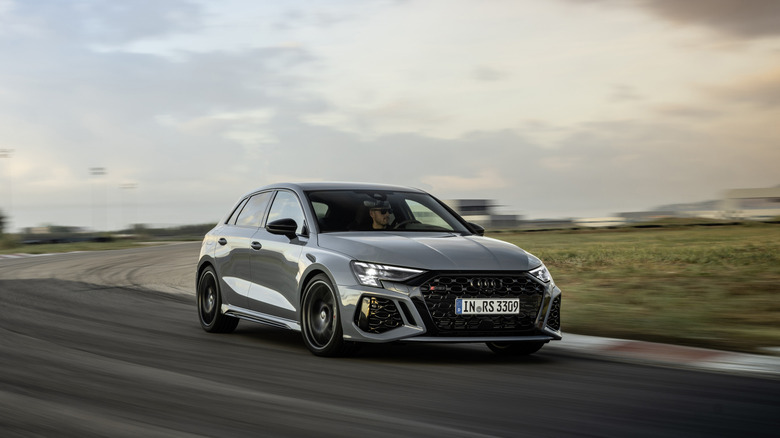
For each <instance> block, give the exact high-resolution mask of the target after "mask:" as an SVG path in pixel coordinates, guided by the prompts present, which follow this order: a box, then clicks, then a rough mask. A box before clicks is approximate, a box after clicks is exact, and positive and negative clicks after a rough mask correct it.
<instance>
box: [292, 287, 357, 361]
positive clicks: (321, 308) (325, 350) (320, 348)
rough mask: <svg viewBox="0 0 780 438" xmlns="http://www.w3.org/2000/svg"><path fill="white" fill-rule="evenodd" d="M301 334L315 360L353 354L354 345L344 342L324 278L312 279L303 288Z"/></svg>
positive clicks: (333, 297) (330, 289) (332, 296)
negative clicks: (322, 357)
mask: <svg viewBox="0 0 780 438" xmlns="http://www.w3.org/2000/svg"><path fill="white" fill-rule="evenodd" d="M301 332H302V334H303V342H304V343H305V344H306V347H307V348H308V349H309V350H310V351H311V352H312V353H314V354H315V355H317V356H329V357H334V356H346V355H348V354H350V353H352V352H353V351H354V350H355V347H356V344H355V343H354V342H347V341H344V332H343V330H342V329H341V315H340V314H339V305H338V299H337V297H336V291H335V289H334V288H333V285H332V284H331V282H330V280H329V279H328V277H327V276H326V275H324V274H319V275H317V276H315V277H314V278H312V280H311V281H310V282H309V284H307V285H306V290H305V292H304V294H303V303H302V305H301Z"/></svg>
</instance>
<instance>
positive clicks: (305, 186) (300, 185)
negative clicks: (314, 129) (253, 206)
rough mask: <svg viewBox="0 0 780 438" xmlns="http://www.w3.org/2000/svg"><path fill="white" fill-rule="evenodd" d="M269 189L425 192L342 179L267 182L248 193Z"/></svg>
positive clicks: (410, 188) (411, 188) (404, 187)
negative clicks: (330, 180)
mask: <svg viewBox="0 0 780 438" xmlns="http://www.w3.org/2000/svg"><path fill="white" fill-rule="evenodd" d="M270 189H290V190H295V191H304V192H312V191H319V190H389V191H399V192H418V193H425V192H424V191H423V190H420V189H416V188H413V187H406V186H398V185H391V184H376V183H364V182H343V181H332V182H326V181H319V182H282V183H275V184H269V185H266V186H263V187H260V188H257V189H255V190H252V191H251V192H249V193H248V194H251V193H256V192H260V191H263V190H270Z"/></svg>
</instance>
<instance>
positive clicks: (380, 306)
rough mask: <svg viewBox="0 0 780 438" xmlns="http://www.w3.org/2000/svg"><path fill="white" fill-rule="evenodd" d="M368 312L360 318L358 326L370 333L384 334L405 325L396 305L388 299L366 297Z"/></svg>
mask: <svg viewBox="0 0 780 438" xmlns="http://www.w3.org/2000/svg"><path fill="white" fill-rule="evenodd" d="M364 299H365V300H367V301H368V302H367V303H366V304H367V306H366V307H367V309H365V310H367V312H366V314H365V316H364V317H362V318H360V320H359V322H358V325H360V326H361V327H360V328H361V329H363V330H365V331H367V332H369V333H384V332H386V331H388V330H391V329H394V328H396V327H401V326H402V325H404V322H403V320H402V319H401V313H400V312H399V311H398V307H396V305H395V303H394V302H393V301H392V300H388V299H386V298H377V297H370V298H369V297H366V298H364Z"/></svg>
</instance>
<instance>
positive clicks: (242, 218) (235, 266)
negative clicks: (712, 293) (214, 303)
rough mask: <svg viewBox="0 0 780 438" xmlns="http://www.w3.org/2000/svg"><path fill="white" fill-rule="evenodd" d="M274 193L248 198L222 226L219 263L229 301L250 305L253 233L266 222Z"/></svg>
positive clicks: (223, 297) (223, 290)
mask: <svg viewBox="0 0 780 438" xmlns="http://www.w3.org/2000/svg"><path fill="white" fill-rule="evenodd" d="M272 194H273V192H270V191H269V192H263V193H258V194H255V195H253V196H251V197H250V198H248V199H247V200H246V201H245V202H244V203H243V205H242V206H239V209H238V210H240V211H237V213H234V214H233V216H232V217H231V218H230V219H229V220H228V222H227V223H225V224H223V226H222V227H220V229H219V233H218V236H217V243H218V245H217V250H216V253H215V255H216V257H215V259H216V264H217V272H218V273H219V277H220V286H221V290H222V300H223V302H224V303H225V304H230V305H234V306H238V307H244V308H246V307H248V303H247V298H246V297H247V294H248V293H249V288H250V285H251V282H252V269H251V255H252V251H253V250H252V242H253V240H252V236H254V234H255V233H257V230H258V228H260V224H262V220H263V217H264V216H265V212H266V209H267V208H268V204H269V201H270V199H271V195H272Z"/></svg>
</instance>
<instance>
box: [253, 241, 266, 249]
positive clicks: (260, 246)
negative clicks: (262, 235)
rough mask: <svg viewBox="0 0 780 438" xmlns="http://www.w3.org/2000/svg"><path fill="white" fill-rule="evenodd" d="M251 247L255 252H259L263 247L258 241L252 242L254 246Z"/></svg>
mask: <svg viewBox="0 0 780 438" xmlns="http://www.w3.org/2000/svg"><path fill="white" fill-rule="evenodd" d="M250 246H251V247H252V249H254V250H258V249H261V248H262V247H263V245H262V244H261V243H260V242H257V241H255V242H252V245H250Z"/></svg>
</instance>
